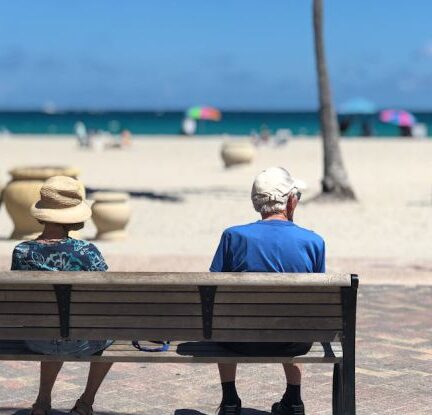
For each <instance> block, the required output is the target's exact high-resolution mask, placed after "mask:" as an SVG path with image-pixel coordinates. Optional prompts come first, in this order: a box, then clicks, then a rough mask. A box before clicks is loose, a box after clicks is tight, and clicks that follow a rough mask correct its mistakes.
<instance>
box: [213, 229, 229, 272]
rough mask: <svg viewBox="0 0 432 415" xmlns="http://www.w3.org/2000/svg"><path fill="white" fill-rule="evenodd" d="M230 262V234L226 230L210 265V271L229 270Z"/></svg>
mask: <svg viewBox="0 0 432 415" xmlns="http://www.w3.org/2000/svg"><path fill="white" fill-rule="evenodd" d="M229 264H230V260H229V235H228V233H227V232H226V231H224V233H223V234H222V236H221V239H220V242H219V246H218V248H217V250H216V253H215V255H214V257H213V261H212V263H211V265H210V272H228V271H229V270H230V269H229V267H230V265H229Z"/></svg>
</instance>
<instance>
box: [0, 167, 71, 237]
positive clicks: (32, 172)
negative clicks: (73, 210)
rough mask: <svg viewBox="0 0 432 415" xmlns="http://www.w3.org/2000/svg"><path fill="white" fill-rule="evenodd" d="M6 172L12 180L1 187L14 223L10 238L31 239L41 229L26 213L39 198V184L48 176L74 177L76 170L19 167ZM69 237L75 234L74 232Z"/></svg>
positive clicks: (68, 168) (40, 185)
mask: <svg viewBox="0 0 432 415" xmlns="http://www.w3.org/2000/svg"><path fill="white" fill-rule="evenodd" d="M9 174H10V175H11V176H12V179H11V181H10V182H9V183H8V184H7V185H6V187H5V188H4V190H3V203H4V204H5V207H6V210H7V212H8V213H9V216H10V217H11V219H12V221H13V223H14V230H13V232H12V235H11V236H10V239H33V238H35V237H37V236H38V235H39V234H40V233H41V232H42V229H43V226H42V225H41V224H40V223H39V222H38V221H37V220H36V219H34V218H33V217H32V216H31V215H30V207H31V206H32V205H33V203H35V202H37V201H38V200H39V197H40V189H41V187H42V184H43V183H44V181H45V180H46V179H48V178H50V177H52V176H69V177H73V178H77V176H78V175H79V170H78V169H75V168H72V167H22V168H21V167H20V168H16V169H13V170H11V171H10V172H9ZM73 236H74V237H77V234H75V235H73Z"/></svg>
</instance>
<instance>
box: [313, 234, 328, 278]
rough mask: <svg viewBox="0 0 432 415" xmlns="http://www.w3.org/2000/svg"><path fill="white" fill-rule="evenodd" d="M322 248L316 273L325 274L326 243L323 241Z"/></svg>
mask: <svg viewBox="0 0 432 415" xmlns="http://www.w3.org/2000/svg"><path fill="white" fill-rule="evenodd" d="M320 242H321V246H320V247H319V251H318V256H317V263H316V266H315V269H314V272H319V273H321V272H322V273H324V272H325V271H326V259H325V242H324V240H322V239H321V241H320Z"/></svg>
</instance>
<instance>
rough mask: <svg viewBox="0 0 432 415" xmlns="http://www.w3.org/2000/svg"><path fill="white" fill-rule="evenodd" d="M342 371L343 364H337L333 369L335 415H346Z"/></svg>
mask: <svg viewBox="0 0 432 415" xmlns="http://www.w3.org/2000/svg"><path fill="white" fill-rule="evenodd" d="M342 371H343V369H342V363H335V364H334V368H333V401H332V403H333V415H344V413H343V379H342Z"/></svg>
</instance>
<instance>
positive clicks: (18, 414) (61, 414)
mask: <svg viewBox="0 0 432 415" xmlns="http://www.w3.org/2000/svg"><path fill="white" fill-rule="evenodd" d="M6 411H7V412H6ZM12 411H15V412H12ZM176 412H177V411H176ZM193 412H195V411H193ZM3 413H8V414H10V415H29V413H30V408H25V409H16V408H6V407H0V414H3ZM97 413H98V415H136V412H134V413H133V414H132V413H131V412H123V411H122V412H117V411H115V412H113V411H109V412H107V411H97ZM200 413H201V412H196V414H200ZM68 414H70V412H69V410H66V409H65V410H64V411H59V410H52V411H50V415H68ZM251 415H252V414H251Z"/></svg>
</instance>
